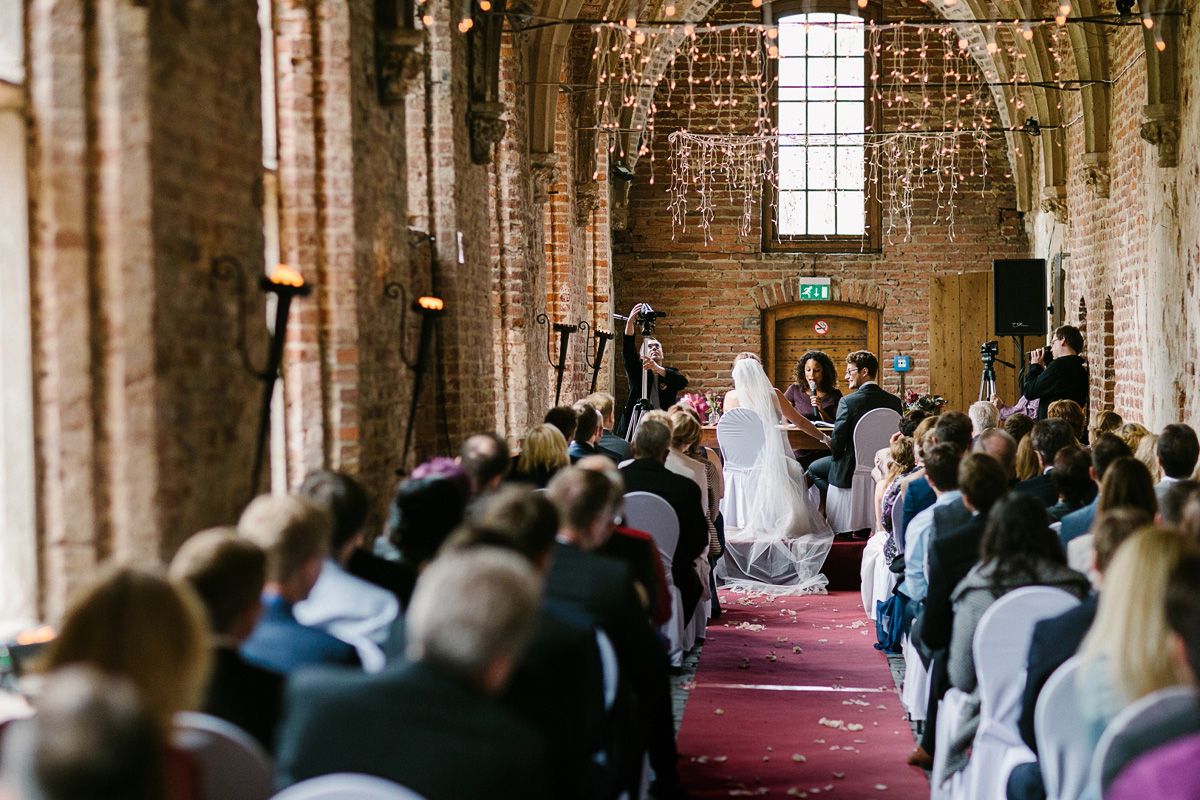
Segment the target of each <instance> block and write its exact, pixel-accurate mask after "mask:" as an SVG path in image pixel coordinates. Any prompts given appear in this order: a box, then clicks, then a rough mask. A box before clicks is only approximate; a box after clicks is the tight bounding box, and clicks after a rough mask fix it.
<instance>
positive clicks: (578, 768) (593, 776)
mask: <svg viewBox="0 0 1200 800" xmlns="http://www.w3.org/2000/svg"><path fill="white" fill-rule="evenodd" d="M598 458H602V459H604V460H605V461H608V463H609V465H610V466H612V462H611V461H609V459H608V458H606V457H604V456H598ZM613 469H614V471H615V469H616V468H615V466H614V467H613ZM557 533H558V512H557V511H555V509H554V506H553V505H552V504H551V503H550V501H549V500H547V499H546V497H545V495H544V494H541V493H535V492H533V491H531V490H530V489H529V488H527V487H518V486H507V487H504V488H502V489H499V490H498V491H496V492H495V493H494V494H493V495H492V496H491V497H489V498H487V499H486V501H485V502H483V503H480V504H476V505H475V506H474V507H472V509H471V510H470V511H469V512H468V514H467V518H466V520H465V521H464V522H463V525H462V527H461V528H459V529H458V531H457V532H455V534H454V535H453V536H452V537H451V538H450V539H449V541H447V543H446V550H447V552H454V551H456V550H467V549H471V548H478V547H501V548H505V549H508V550H512V551H513V552H515V553H517V554H518V555H521V556H523V557H524V558H526V559H528V560H529V562H530V564H531V566H533V568H534V569H535V570H536V571H537V572H538V573H539V575H544V574H545V573H546V572H547V571H548V570H549V568H550V564H551V561H552V558H553V547H554V537H555V535H556V534H557ZM501 702H502V703H503V704H504V705H505V707H507V708H508V709H509V710H510V711H512V712H513V713H514V714H516V715H517V716H518V717H520V718H521V719H523V720H525V722H526V723H527V724H528V725H529V726H530V727H531V728H533V729H534V730H535V731H537V732H538V733H539V734H540V735H541V737H542V740H543V745H544V746H545V749H546V753H547V754H548V756H549V758H548V764H549V767H550V773H549V776H550V780H549V783H550V788H551V794H553V796H554V797H562V798H568V797H571V798H589V797H613V796H615V794H616V792H615V788H616V787H615V779H614V777H613V776H612V775H610V774H609V773H608V772H607V771H606V770H605V769H602V768H601V767H600V766H599V765H597V763H596V761H595V759H594V756H595V755H596V754H597V753H600V752H602V751H603V750H604V748H605V746H606V744H607V742H606V736H605V734H606V726H607V720H606V711H605V707H604V676H603V670H602V668H601V664H600V652H599V649H598V647H597V643H596V632H595V629H594V628H593V627H592V624H591V621H590V619H589V618H588V617H587V615H585V614H582V613H580V612H578V611H576V610H575V609H573V608H571V607H570V606H568V605H566V604H565V603H562V602H560V601H558V600H556V599H554V598H553V597H549V596H545V597H543V598H542V602H541V606H540V608H539V610H538V615H537V624H536V627H535V628H534V633H533V638H532V640H531V641H530V643H529V646H528V648H527V649H526V650H525V653H524V654H523V655H522V657H521V659H520V661H518V662H517V665H516V668H515V670H514V671H513V676H512V679H511V680H510V681H509V684H508V686H507V688H506V689H505V691H504V693H503V695H502V696H501ZM602 786H608V790H607V791H601V787H602Z"/></svg>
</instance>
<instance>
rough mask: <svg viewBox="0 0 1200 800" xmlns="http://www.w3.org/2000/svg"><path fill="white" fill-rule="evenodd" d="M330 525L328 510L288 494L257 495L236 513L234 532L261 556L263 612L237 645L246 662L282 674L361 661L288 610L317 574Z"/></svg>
mask: <svg viewBox="0 0 1200 800" xmlns="http://www.w3.org/2000/svg"><path fill="white" fill-rule="evenodd" d="M332 527H333V525H332V520H331V518H330V516H329V514H328V512H326V511H325V510H324V509H323V508H321V507H320V506H318V505H317V504H316V503H313V502H312V501H310V500H305V499H303V498H300V497H295V496H292V495H260V496H258V497H256V498H254V500H252V501H251V502H250V505H248V506H247V507H246V510H245V511H243V512H242V517H241V519H239V520H238V526H237V530H238V533H239V534H240V535H241V536H245V537H246V538H247V539H249V540H250V541H252V542H254V543H255V544H256V545H258V546H259V547H261V548H262V549H263V551H264V552H265V553H266V555H267V573H266V577H267V580H266V584H265V586H264V588H263V615H262V618H261V619H260V620H259V622H258V625H257V626H256V627H255V629H254V632H253V633H252V634H250V636H249V638H247V639H246V640H245V641H244V642H243V643H242V655H243V656H244V657H245V658H246V660H247V661H250V662H251V663H254V664H257V665H258V666H260V667H263V668H264V669H269V670H274V671H275V672H280V673H283V674H288V673H290V672H292V671H293V670H295V669H297V668H299V667H302V666H305V665H308V664H344V665H352V666H359V665H360V664H361V662H360V661H359V658H358V655H357V653H356V652H355V649H354V647H353V646H352V645H349V644H347V643H346V642H343V641H341V640H340V639H338V638H336V637H334V636H332V635H331V634H328V633H326V632H325V631H322V630H320V629H319V628H313V627H309V626H307V625H304V624H303V623H301V622H299V621H298V620H297V619H296V615H295V613H294V611H293V609H294V608H295V606H296V604H297V603H299V602H301V601H302V600H304V599H305V598H307V597H308V595H309V593H310V592H311V591H312V588H313V586H314V585H315V584H316V582H317V579H318V578H320V576H321V569H322V567H323V566H324V563H325V555H326V553H328V552H329V534H330V530H331V528H332Z"/></svg>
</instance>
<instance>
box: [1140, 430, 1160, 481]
mask: <svg viewBox="0 0 1200 800" xmlns="http://www.w3.org/2000/svg"><path fill="white" fill-rule="evenodd" d="M1133 457H1134V458H1136V459H1137V460H1138V461H1140V462H1142V463H1143V464H1145V465H1146V471H1147V472H1149V473H1150V482H1151V483H1154V484H1155V485H1157V484H1158V482H1159V481H1160V480H1162V468H1161V467H1159V464H1158V435H1157V434H1154V433H1147V434H1146V435H1145V436H1143V437H1142V438H1141V439H1139V440H1138V445H1137V447H1135V448H1134V449H1133Z"/></svg>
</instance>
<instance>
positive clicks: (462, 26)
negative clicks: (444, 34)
mask: <svg viewBox="0 0 1200 800" xmlns="http://www.w3.org/2000/svg"><path fill="white" fill-rule="evenodd" d="M473 27H475V21H474V20H472V19H471V18H470V17H468V18H467V19H464V20H460V21H459V23H458V32H459V33H466V32H467V31H469V30H471V28H473Z"/></svg>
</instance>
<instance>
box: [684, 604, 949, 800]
mask: <svg viewBox="0 0 1200 800" xmlns="http://www.w3.org/2000/svg"><path fill="white" fill-rule="evenodd" d="M721 602H722V605H723V607H724V608H725V612H726V613H725V614H724V616H722V617H721V619H719V620H714V621H713V622H712V623H711V624H710V626H709V629H708V641H707V643H706V644H705V645H704V652H703V653H702V654H701V657H700V669H699V671H698V672H697V674H696V686H695V689H693V691H692V693H691V696H690V697H689V698H688V701H687V708H686V711H685V713H684V717H683V726H682V728H681V729H680V731H679V753H680V773H681V774H682V776H683V780H684V783H685V784H686V785H687V787H688V789H689V790H690V791H691V793H692V796H693V797H696V798H701V797H722V798H726V797H781V798H784V797H816V798H824V797H825V796H826V795H829V797H830V798H831V800H832V799H833V798H844V799H845V800H850V799H851V798H874V797H877V798H888V800H918V799H920V800H923V798H926V797H928V796H929V784H928V783H927V782H926V780H925V775H924V773H922V772H921V771H920V770H918V769H914V768H913V767H909V766H906V765H905V763H904V759H905V756H907V755H908V753H909V751H911V750H912V748H913V737H912V732H911V730H910V728H909V726H908V723H907V721H906V720H905V716H904V710H903V708H902V707H901V705H900V698H899V697H898V696H897V694H896V690H895V685H894V683H893V681H892V676H891V673H890V672H889V671H888V666H887V660H886V659H885V658H884V656H883V654H882V653H880V652H878V651H877V650H875V649H874V648H873V647H872V644H873V643H874V641H875V629H874V623H870V622H869V621H867V620H866V619H865V617H864V615H863V612H862V605H861V600H860V598H859V594H858V593H857V592H836V593H834V594H830V595H814V596H808V597H775V598H773V597H769V596H763V595H737V594H731V593H727V592H723V593H722V600H721Z"/></svg>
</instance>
